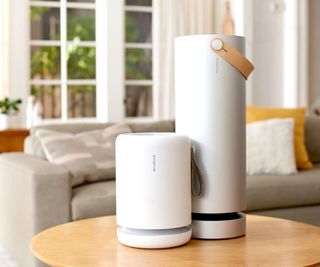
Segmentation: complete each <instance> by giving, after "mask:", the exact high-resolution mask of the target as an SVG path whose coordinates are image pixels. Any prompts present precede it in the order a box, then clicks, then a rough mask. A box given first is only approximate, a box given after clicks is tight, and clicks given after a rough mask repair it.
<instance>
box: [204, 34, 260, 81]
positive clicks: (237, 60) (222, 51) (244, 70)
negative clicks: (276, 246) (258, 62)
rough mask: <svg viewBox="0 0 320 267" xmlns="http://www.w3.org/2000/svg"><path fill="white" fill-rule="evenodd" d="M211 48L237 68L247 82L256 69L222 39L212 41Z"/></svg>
mask: <svg viewBox="0 0 320 267" xmlns="http://www.w3.org/2000/svg"><path fill="white" fill-rule="evenodd" d="M210 48H211V49H212V50H213V51H214V52H215V53H216V54H217V55H219V56H220V57H222V58H223V59H225V60H226V61H227V62H229V63H230V64H231V65H232V66H233V67H235V68H236V69H237V70H238V71H239V72H240V73H241V74H242V76H243V77H244V78H245V79H246V80H247V79H248V77H249V75H250V73H251V72H252V71H253V69H254V67H253V65H252V64H251V62H250V61H249V60H248V59H247V58H246V57H245V56H244V55H242V54H241V53H240V52H239V51H238V50H237V49H235V48H234V47H233V46H232V45H230V44H228V43H226V42H224V41H223V40H222V39H220V38H214V39H212V41H211V43H210Z"/></svg>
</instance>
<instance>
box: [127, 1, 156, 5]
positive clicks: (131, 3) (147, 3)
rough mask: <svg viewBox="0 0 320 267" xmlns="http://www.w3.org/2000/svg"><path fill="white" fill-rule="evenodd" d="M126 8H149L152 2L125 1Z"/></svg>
mask: <svg viewBox="0 0 320 267" xmlns="http://www.w3.org/2000/svg"><path fill="white" fill-rule="evenodd" d="M126 5H127V6H151V5H152V0H126Z"/></svg>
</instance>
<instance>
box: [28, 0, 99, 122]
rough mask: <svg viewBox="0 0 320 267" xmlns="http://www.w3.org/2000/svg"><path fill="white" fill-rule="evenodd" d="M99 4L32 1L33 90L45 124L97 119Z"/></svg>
mask: <svg viewBox="0 0 320 267" xmlns="http://www.w3.org/2000/svg"><path fill="white" fill-rule="evenodd" d="M95 9H96V4H95V0H60V1H59V0H51V1H48V0H47V1H37V0H29V14H30V16H29V17H30V90H31V94H32V95H33V96H34V97H35V101H37V102H39V103H41V105H42V117H43V118H44V119H62V120H68V119H72V118H94V117H96V42H95V40H96V32H95Z"/></svg>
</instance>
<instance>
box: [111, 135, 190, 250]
mask: <svg viewBox="0 0 320 267" xmlns="http://www.w3.org/2000/svg"><path fill="white" fill-rule="evenodd" d="M190 157H191V150H190V139H189V138H188V137H187V136H183V135H176V134H174V133H135V134H121V135H119V136H118V138H117V140H116V207H117V211H116V214H117V225H118V228H117V237H118V240H119V241H120V242H121V243H123V244H125V245H127V246H131V247H137V248H168V247H175V246H180V245H183V244H185V243H187V242H188V241H189V240H190V238H191V168H190V160H191V158H190Z"/></svg>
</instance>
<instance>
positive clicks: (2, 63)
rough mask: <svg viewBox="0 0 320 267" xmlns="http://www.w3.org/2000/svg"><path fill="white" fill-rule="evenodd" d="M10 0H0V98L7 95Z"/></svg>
mask: <svg viewBox="0 0 320 267" xmlns="http://www.w3.org/2000/svg"><path fill="white" fill-rule="evenodd" d="M9 6H10V0H0V99H2V98H3V97H5V96H8V95H9V81H10V79H9V47H10V46H9V38H10V35H9V33H10V29H9V26H10V24H9V19H10V15H9V14H10V9H9Z"/></svg>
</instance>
